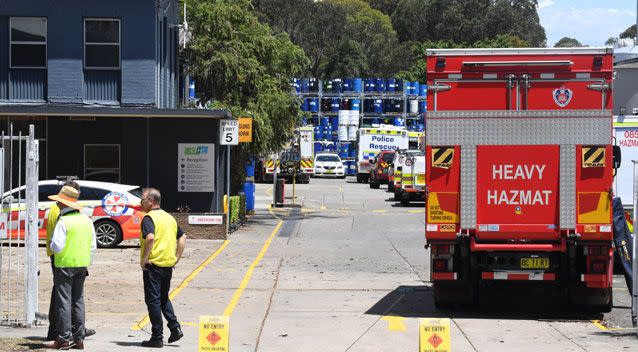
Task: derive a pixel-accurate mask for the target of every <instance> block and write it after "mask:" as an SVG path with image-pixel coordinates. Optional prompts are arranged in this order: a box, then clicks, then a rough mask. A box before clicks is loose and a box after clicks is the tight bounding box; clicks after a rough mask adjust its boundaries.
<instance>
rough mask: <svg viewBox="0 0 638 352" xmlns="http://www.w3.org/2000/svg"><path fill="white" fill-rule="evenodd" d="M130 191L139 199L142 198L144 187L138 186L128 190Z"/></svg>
mask: <svg viewBox="0 0 638 352" xmlns="http://www.w3.org/2000/svg"><path fill="white" fill-rule="evenodd" d="M128 193H130V194H132V195H134V196H136V197H137V198H139V199H142V188H141V187H137V188H135V189H132V190H130V191H128Z"/></svg>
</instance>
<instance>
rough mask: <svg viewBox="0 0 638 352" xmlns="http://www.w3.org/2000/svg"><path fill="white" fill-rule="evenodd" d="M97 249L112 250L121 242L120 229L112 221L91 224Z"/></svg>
mask: <svg viewBox="0 0 638 352" xmlns="http://www.w3.org/2000/svg"><path fill="white" fill-rule="evenodd" d="M93 226H94V227H95V237H96V242H97V246H98V247H99V248H113V247H115V246H117V245H118V244H119V243H120V242H122V229H120V226H119V225H118V224H117V223H116V222H115V221H112V220H99V221H96V222H95V224H93Z"/></svg>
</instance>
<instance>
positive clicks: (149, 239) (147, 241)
mask: <svg viewBox="0 0 638 352" xmlns="http://www.w3.org/2000/svg"><path fill="white" fill-rule="evenodd" d="M153 242H155V236H154V235H153V234H152V233H149V234H146V237H145V238H144V255H143V256H142V260H140V266H141V267H142V270H146V264H148V263H149V262H148V257H149V256H150V255H151V249H153Z"/></svg>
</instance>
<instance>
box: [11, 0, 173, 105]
mask: <svg viewBox="0 0 638 352" xmlns="http://www.w3.org/2000/svg"><path fill="white" fill-rule="evenodd" d="M10 16H35V17H47V31H48V38H47V42H48V44H47V53H48V67H47V69H46V70H40V71H39V72H38V73H34V72H32V71H31V70H26V71H25V72H20V73H15V71H17V70H10V69H9V68H8V57H7V50H0V100H5V101H6V99H17V98H14V97H18V96H19V97H20V99H23V100H40V99H43V100H45V101H47V102H49V103H55V104H64V103H71V104H83V103H91V104H94V103H105V104H112V103H113V102H118V101H119V102H120V103H121V104H122V105H128V106H157V107H176V105H177V94H176V93H177V92H176V83H175V81H176V79H175V77H176V76H177V72H176V71H177V65H176V64H170V65H168V66H165V61H164V60H163V59H161V58H160V57H159V53H158V52H159V50H156V49H158V47H159V46H160V43H159V37H160V35H159V33H156V31H159V28H158V26H157V23H158V21H159V20H160V19H162V18H165V17H166V18H167V22H168V23H167V26H166V27H167V28H168V30H167V31H168V32H169V33H172V31H174V30H175V26H174V25H175V24H177V22H178V21H179V2H178V1H177V0H143V1H129V0H109V1H103V0H56V1H42V0H20V1H2V0H0V48H8V45H9V43H8V40H9V37H8V17H10ZM87 17H103V18H119V19H121V33H122V39H121V59H122V63H121V70H119V71H116V72H117V74H115V73H114V72H110V73H108V72H101V71H91V70H85V69H84V66H83V58H84V42H83V34H84V33H83V31H84V28H83V23H84V22H83V20H84V18H87ZM156 34H157V35H156ZM169 42H170V40H169ZM169 44H170V45H171V46H170V47H169V48H167V50H166V54H167V55H168V56H169V57H175V55H176V50H177V43H175V42H174V41H173V42H172V43H169ZM168 61H171V60H168ZM174 61H176V60H174ZM158 68H159V70H158ZM21 71H24V70H21ZM158 71H160V72H158ZM162 71H166V72H164V73H161V72H162ZM42 73H44V75H45V76H44V77H41V75H42ZM14 78H15V79H19V80H18V81H15V82H14V81H13V79H14ZM36 78H41V79H42V80H41V82H40V84H38V82H35V81H34V80H35V79H36ZM167 80H168V82H167ZM8 81H11V82H8ZM14 88H16V90H15V91H16V93H19V94H13V91H14V90H13V89H14Z"/></svg>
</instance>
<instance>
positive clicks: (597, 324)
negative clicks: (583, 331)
mask: <svg viewBox="0 0 638 352" xmlns="http://www.w3.org/2000/svg"><path fill="white" fill-rule="evenodd" d="M591 322H592V324H594V325H595V326H596V327H597V328H599V329H600V330H602V331H621V330H633V328H608V327H606V326H605V325H603V324H601V323H600V320H592V321H591Z"/></svg>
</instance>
